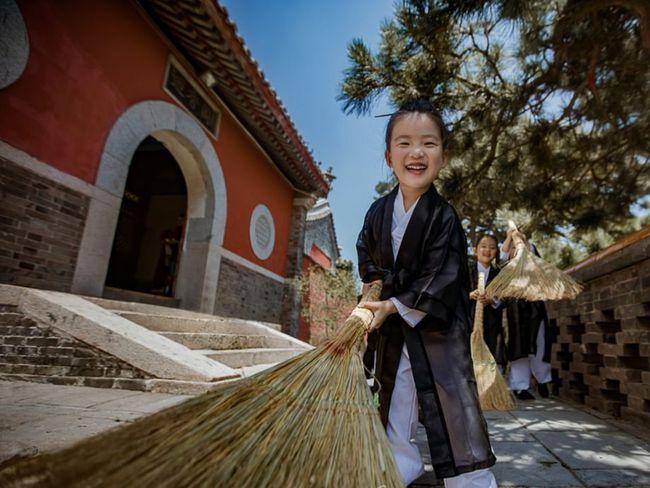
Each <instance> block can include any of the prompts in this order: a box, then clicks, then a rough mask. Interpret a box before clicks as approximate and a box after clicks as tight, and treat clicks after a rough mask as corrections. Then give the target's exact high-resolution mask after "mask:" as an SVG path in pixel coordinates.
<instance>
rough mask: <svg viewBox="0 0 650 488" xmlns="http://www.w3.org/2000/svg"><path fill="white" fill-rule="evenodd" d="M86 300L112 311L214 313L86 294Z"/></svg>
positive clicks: (185, 314) (177, 314) (179, 314)
mask: <svg viewBox="0 0 650 488" xmlns="http://www.w3.org/2000/svg"><path fill="white" fill-rule="evenodd" d="M83 298H84V299H85V300H88V301H89V302H92V303H94V304H95V305H98V306H100V307H102V308H105V309H106V310H109V311H111V312H115V313H118V312H137V313H143V314H153V315H166V316H169V317H195V318H201V317H203V318H212V317H214V315H211V314H207V313H202V312H195V311H193V310H183V309H182V308H173V307H165V306H162V305H152V304H149V303H139V302H128V301H122V300H111V299H108V298H98V297H90V296H84V297H83Z"/></svg>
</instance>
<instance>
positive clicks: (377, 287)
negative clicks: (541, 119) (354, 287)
mask: <svg viewBox="0 0 650 488" xmlns="http://www.w3.org/2000/svg"><path fill="white" fill-rule="evenodd" d="M381 287H382V285H381V284H380V283H375V284H374V285H372V286H371V287H370V288H369V289H368V291H367V292H366V294H365V295H363V296H362V297H361V301H362V302H376V301H377V300H379V295H381Z"/></svg>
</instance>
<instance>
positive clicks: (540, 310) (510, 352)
mask: <svg viewBox="0 0 650 488" xmlns="http://www.w3.org/2000/svg"><path fill="white" fill-rule="evenodd" d="M532 252H534V253H535V254H536V255H537V256H539V252H538V251H537V248H536V247H535V246H533V251H532ZM506 316H507V317H508V346H507V356H508V360H509V361H515V360H517V359H522V358H527V357H528V355H529V354H537V334H538V332H539V327H540V324H541V323H542V322H544V355H543V360H544V362H546V363H550V362H551V346H552V344H553V341H554V337H553V330H552V329H551V327H550V326H549V322H548V314H547V313H546V305H544V302H543V301H537V302H528V301H525V300H511V301H509V302H508V304H507V306H506Z"/></svg>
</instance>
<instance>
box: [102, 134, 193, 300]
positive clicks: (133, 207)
mask: <svg viewBox="0 0 650 488" xmlns="http://www.w3.org/2000/svg"><path fill="white" fill-rule="evenodd" d="M186 213H187V187H186V185H185V178H184V177H183V173H182V172H181V169H180V167H179V166H178V163H177V162H176V160H175V159H174V156H172V154H171V153H170V152H169V151H168V150H167V149H166V148H165V147H164V146H163V145H162V144H161V143H160V142H159V141H157V140H156V139H154V138H153V137H147V138H146V139H145V140H144V141H142V143H141V144H140V146H138V149H137V150H136V151H135V154H134V155H133V160H132V161H131V166H130V168H129V174H128V177H127V180H126V188H125V189H124V197H123V199H122V207H121V209H120V216H119V219H118V222H117V229H116V231H115V239H114V241H113V249H112V251H111V259H110V262H109V265H108V273H107V276H106V286H109V287H113V288H121V289H125V290H134V291H139V292H144V293H152V294H156V295H163V296H169V297H171V296H174V288H175V285H176V277H177V275H178V265H179V261H180V255H181V249H182V247H183V238H184V229H185V220H186V219H185V215H186Z"/></svg>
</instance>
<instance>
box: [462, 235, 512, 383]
mask: <svg viewBox="0 0 650 488" xmlns="http://www.w3.org/2000/svg"><path fill="white" fill-rule="evenodd" d="M498 253H499V243H498V242H497V238H496V237H495V236H494V235H493V234H481V235H479V236H478V238H477V239H476V245H475V246H474V256H475V258H476V259H475V260H470V264H469V281H470V285H471V289H472V290H474V291H472V292H471V293H470V294H469V297H470V299H472V301H473V303H472V322H473V321H474V310H475V309H476V302H477V301H480V302H481V303H482V304H483V307H484V309H483V337H484V339H485V343H486V344H487V346H488V349H490V352H491V353H492V356H494V360H495V361H496V363H497V364H498V365H499V366H500V367H501V371H504V370H505V366H506V362H507V361H506V351H505V344H504V338H503V309H504V307H505V305H504V304H503V303H502V302H501V301H499V300H492V299H490V298H488V297H487V296H486V295H485V293H483V295H481V294H479V292H478V290H477V287H478V277H479V274H480V273H483V274H484V275H485V286H487V285H488V284H489V283H490V282H491V281H492V280H493V279H494V277H495V276H496V275H497V274H499V268H497V267H496V266H495V265H494V261H495V260H496V257H497V255H498Z"/></svg>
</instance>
